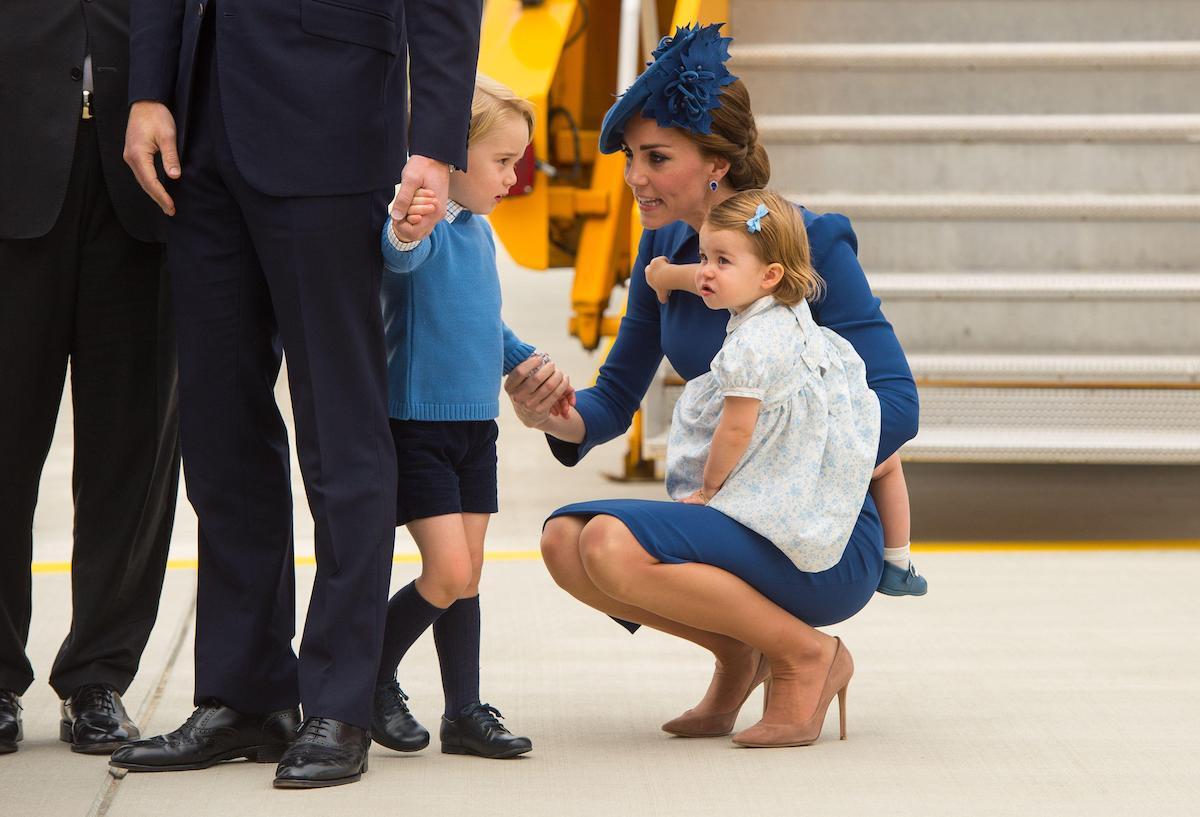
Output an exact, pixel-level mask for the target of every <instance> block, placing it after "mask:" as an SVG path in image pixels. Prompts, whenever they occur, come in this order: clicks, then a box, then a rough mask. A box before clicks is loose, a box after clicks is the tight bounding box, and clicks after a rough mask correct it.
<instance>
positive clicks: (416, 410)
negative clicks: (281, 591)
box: [371, 76, 572, 758]
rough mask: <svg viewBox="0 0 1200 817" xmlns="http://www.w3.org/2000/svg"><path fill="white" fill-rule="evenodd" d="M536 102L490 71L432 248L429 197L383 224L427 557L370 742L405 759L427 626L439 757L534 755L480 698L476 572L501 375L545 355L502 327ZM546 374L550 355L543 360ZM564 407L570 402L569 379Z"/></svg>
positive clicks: (392, 651) (480, 80) (402, 475)
mask: <svg viewBox="0 0 1200 817" xmlns="http://www.w3.org/2000/svg"><path fill="white" fill-rule="evenodd" d="M533 113H534V109H533V106H532V105H531V104H530V103H529V102H527V101H526V100H524V99H521V98H520V97H517V96H516V95H515V94H514V93H513V92H512V91H510V90H509V89H508V88H506V87H505V86H503V85H501V84H500V83H498V82H495V81H494V80H491V79H488V78H487V77H483V76H479V77H477V79H476V84H475V96H474V100H473V103H472V107H471V127H470V131H469V133H468V153H467V157H468V158H467V170H466V171H465V172H456V173H453V174H452V175H451V177H450V199H451V200H450V201H448V202H447V207H446V216H445V218H444V219H443V220H442V221H441V222H439V223H438V224H437V226H436V227H434V229H433V232H432V233H431V234H430V235H429V236H428V237H427V238H425V239H424V240H421V241H413V240H410V239H411V238H412V236H413V231H412V225H411V224H410V221H412V220H414V219H413V217H414V216H426V217H428V214H429V213H431V212H433V210H434V206H435V204H436V202H435V200H434V199H433V198H432V197H431V196H432V193H431V192H430V191H427V190H420V191H418V193H417V195H416V196H415V197H414V199H413V202H412V205H411V206H410V208H409V210H408V213H407V214H405V217H404V218H400V219H398V220H392V221H389V223H387V224H385V225H384V228H383V237H382V239H383V256H384V266H385V268H386V272H385V273H384V277H383V289H382V300H383V313H384V326H385V336H386V341H387V356H388V403H389V405H388V411H389V414H390V416H391V427H392V437H393V438H394V439H395V443H396V454H397V460H398V464H399V492H398V499H397V518H396V523H397V524H398V525H407V526H408V530H409V532H410V533H411V534H412V536H413V539H414V540H416V543H417V548H418V549H419V550H420V552H421V575H420V577H419V578H418V579H416V581H414V582H412V583H410V584H408V585H406V586H405V587H404V588H402V589H401V590H399V591H398V592H397V593H396V595H394V596H393V597H392V599H391V601H390V602H389V603H388V615H387V628H386V630H385V633H384V647H383V657H382V660H381V661H380V666H379V679H378V684H377V685H376V690H375V707H374V715H373V720H372V723H371V736H372V737H373V738H374V740H375V742H377V743H380V744H382V745H383V746H386V747H388V748H390V749H395V750H397V751H400V752H415V751H418V750H420V749H423V748H425V747H426V746H428V745H429V732H428V731H427V730H426V729H425V728H424V727H423V726H421V724H419V723H418V722H417V721H416V719H415V718H414V717H413V716H412V714H411V713H410V712H409V709H408V706H407V704H406V701H407V700H408V696H407V695H405V694H404V692H403V690H401V689H400V685H399V683H398V682H397V680H396V677H395V676H396V670H397V667H398V665H399V663H400V660H401V659H402V658H403V657H404V654H405V653H406V652H407V651H408V649H409V647H411V646H412V644H413V643H414V642H415V641H416V640H417V638H418V637H419V636H420V635H421V633H423V632H424V631H425V630H426V629H428V628H429V626H430V625H433V638H434V644H435V646H436V647H437V654H438V663H439V664H440V666H441V674H442V688H443V690H444V692H445V696H446V706H445V712H444V714H443V717H442V721H441V743H442V751H443V752H446V753H449V754H470V755H479V756H481V757H490V758H507V757H516V756H517V755H521V754H524V753H526V752H528V751H529V750H530V749H532V748H533V744H532V743H531V742H530V740H529V739H528V738H525V737H519V736H517V735H513V734H512V733H511V732H509V731H508V730H507V729H506V728H505V727H504V726H503V725H502V724H501V723H500V721H499V720H498V718H499V717H501V715H500V712H499V711H498V710H496V709H495V708H494V707H492V706H490V705H488V704H484V703H481V702H480V700H479V595H478V594H479V577H480V572H481V571H482V568H483V540H484V534H485V533H486V531H487V525H488V519H489V517H490V514H493V513H495V512H496V510H497V490H496V436H497V426H496V419H495V418H496V416H497V415H498V413H499V400H498V395H499V393H500V377H501V374H507V373H508V372H509V371H510V370H511V369H513V368H515V367H516V366H518V365H519V364H521V363H523V362H524V361H525V360H527V359H528V358H530V357H531V356H533V355H535V354H536V353H535V351H534V348H533V347H532V346H530V345H529V344H527V343H523V342H522V341H521V340H520V339H519V338H518V337H517V336H516V335H515V334H513V332H512V330H510V329H509V328H508V327H507V326H505V325H504V322H503V321H502V320H501V319H500V279H499V276H498V274H497V271H496V246H495V242H494V239H493V238H492V232H491V229H490V228H489V227H488V225H487V224H486V223H485V222H484V220H483V219H482V218H480V216H481V215H483V214H486V213H490V212H491V211H492V209H493V208H495V206H496V205H497V204H498V203H499V202H500V200H501V199H502V198H504V196H505V195H506V194H507V193H508V190H509V188H510V187H512V185H513V184H515V183H516V173H515V169H514V168H515V165H516V162H517V160H518V159H520V158H521V156H522V155H523V154H524V153H525V148H526V146H527V145H528V144H529V140H530V139H531V138H532V132H533ZM541 357H542V365H553V364H550V363H549V357H548V356H545V355H542V356H541ZM561 388H563V389H564V390H565V391H564V393H563V396H562V402H560V403H559V409H558V410H559V411H564V412H565V410H566V406H567V404H568V403H569V401H570V400H571V399H572V397H571V395H572V391H571V390H570V387H569V384H567V383H566V382H565V381H564V384H563V386H562V387H561Z"/></svg>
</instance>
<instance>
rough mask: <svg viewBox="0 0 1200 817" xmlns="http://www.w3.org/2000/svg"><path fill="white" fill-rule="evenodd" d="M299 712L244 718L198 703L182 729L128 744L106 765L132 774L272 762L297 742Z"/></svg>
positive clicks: (214, 704) (226, 709)
mask: <svg viewBox="0 0 1200 817" xmlns="http://www.w3.org/2000/svg"><path fill="white" fill-rule="evenodd" d="M299 725H300V712H299V710H296V709H283V710H280V711H279V712H272V713H271V714H269V715H244V714H242V713H241V712H238V711H237V710H234V709H230V708H229V707H227V706H223V705H222V704H220V703H217V702H216V701H211V702H207V703H204V704H201V705H200V706H199V707H197V708H196V711H195V712H193V713H192V716H191V717H190V718H188V719H187V720H186V721H185V722H184V724H183V726H181V727H179V728H178V729H176V730H175V731H174V732H168V733H167V734H165V735H159V736H158V737H154V738H148V739H146V740H139V741H135V742H133V743H127V744H125V745H124V746H122V747H121V748H120V749H117V750H116V751H115V752H113V756H112V758H111V759H110V760H109V761H108V765H110V766H115V767H117V768H118V769H129V770H130V771H135V772H181V771H187V770H189V769H207V768H208V767H209V766H215V765H216V764H218V763H220V762H221V761H223V760H237V759H239V758H246V759H247V760H254V761H257V762H259V763H274V762H276V761H277V760H279V758H280V757H281V756H282V755H283V751H284V749H286V748H287V746H288V743H289V742H291V741H292V740H295V738H296V729H297V728H298V727H299Z"/></svg>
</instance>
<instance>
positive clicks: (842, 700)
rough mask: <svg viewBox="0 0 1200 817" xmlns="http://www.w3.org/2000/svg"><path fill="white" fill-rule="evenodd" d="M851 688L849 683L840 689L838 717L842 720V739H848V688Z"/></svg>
mask: <svg viewBox="0 0 1200 817" xmlns="http://www.w3.org/2000/svg"><path fill="white" fill-rule="evenodd" d="M849 688H850V687H849V686H848V685H847V686H844V687H842V688H841V689H839V690H838V717H839V718H840V720H841V726H842V737H841V739H842V740H845V739H846V690H847V689H849Z"/></svg>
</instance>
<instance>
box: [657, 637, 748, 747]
mask: <svg viewBox="0 0 1200 817" xmlns="http://www.w3.org/2000/svg"><path fill="white" fill-rule="evenodd" d="M754 654H755V655H757V656H758V666H757V667H756V668H755V670H754V677H753V678H751V679H750V687H749V689H747V690H746V694H745V695H743V696H742V702H741V703H739V704H738V705H737V706H736V707H735V708H734V709H731V710H730V711H728V712H713V713H710V714H707V715H697V714H693V711H692V710H691V709H689V710H688V711H687V712H684V713H683V714H682V715H680V716H679V717H678V718H675V719H674V720H670V721H667V722H666V723H664V724H663V725H662V730H663V731H664V732H669V733H670V734H672V735H675V736H677V737H681V738H719V737H722V736H723V735H728V734H729V733H730V732H732V731H733V725H734V723H736V722H737V716H738V713H739V712H741V711H742V705H743V704H745V703H746V699H747V698H749V697H750V694H751V693H752V692H754V690H755V689H756V688H757V687H758V685H759V684H761V683H763V681H764V680H766V678H767V675H768V673H769V672H770V664H769V663H768V662H767V657H766V656H765V655H762V654H761V653H759V652H758V651H755V653H754Z"/></svg>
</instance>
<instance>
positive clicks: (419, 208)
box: [392, 187, 437, 242]
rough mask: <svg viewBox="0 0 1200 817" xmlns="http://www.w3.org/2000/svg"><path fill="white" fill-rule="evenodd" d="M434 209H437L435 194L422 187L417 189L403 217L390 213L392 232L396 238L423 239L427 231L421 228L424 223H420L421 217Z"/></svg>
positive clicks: (407, 239)
mask: <svg viewBox="0 0 1200 817" xmlns="http://www.w3.org/2000/svg"><path fill="white" fill-rule="evenodd" d="M435 210H437V196H436V195H435V194H434V192H433V191H432V190H429V189H427V188H424V187H422V188H420V189H419V190H417V194H416V195H415V196H413V199H412V204H410V205H409V207H408V212H406V213H405V214H404V217H403V218H399V219H398V218H396V216H395V214H393V215H392V233H393V234H394V235H395V236H396V240H397V241H404V242H411V241H420V240H421V239H423V238H424V237H425V236H426V235H428V234H429V232H428V231H427V230H425V229H423V226H424V225H422V224H421V221H422V219H423V217H427V216H429V215H430V214H432V213H433V212H434V211H435Z"/></svg>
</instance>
